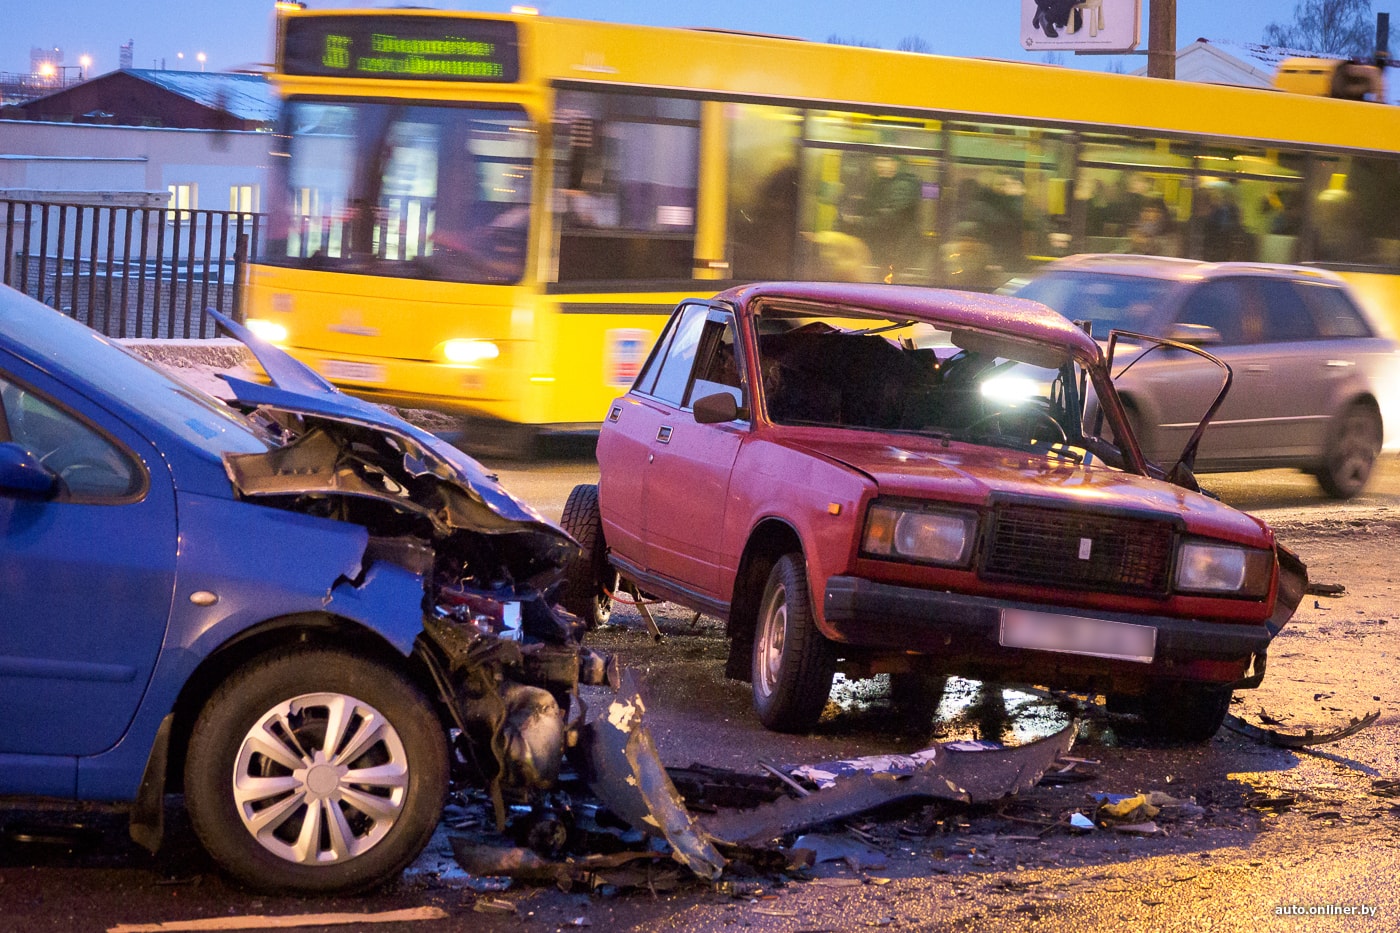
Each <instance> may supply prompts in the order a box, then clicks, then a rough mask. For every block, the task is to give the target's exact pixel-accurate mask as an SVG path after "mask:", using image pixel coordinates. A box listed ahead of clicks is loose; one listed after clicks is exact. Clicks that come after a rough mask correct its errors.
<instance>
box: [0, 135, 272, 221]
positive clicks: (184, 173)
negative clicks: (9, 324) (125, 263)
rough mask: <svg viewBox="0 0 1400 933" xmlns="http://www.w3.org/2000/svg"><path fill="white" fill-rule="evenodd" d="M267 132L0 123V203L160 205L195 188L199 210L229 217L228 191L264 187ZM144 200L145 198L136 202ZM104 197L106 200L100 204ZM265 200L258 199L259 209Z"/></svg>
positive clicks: (268, 139) (266, 162)
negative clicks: (185, 187) (181, 188)
mask: <svg viewBox="0 0 1400 933" xmlns="http://www.w3.org/2000/svg"><path fill="white" fill-rule="evenodd" d="M273 139H274V137H273V135H272V134H271V133H262V132H251V131H245V130H236V131H219V130H187V129H163V128H151V127H132V126H92V125H86V124H71V123H40V122H28V121H20V120H3V121H0V198H13V199H17V200H29V199H43V200H61V199H63V198H62V195H64V194H69V195H72V196H73V197H74V199H75V200H81V201H84V202H88V201H92V200H102V201H119V202H122V203H132V202H134V201H135V200H138V199H139V200H140V201H141V202H142V203H150V202H152V201H155V200H156V197H158V198H159V203H161V204H163V203H164V199H165V197H166V196H167V192H168V186H170V185H175V184H193V185H196V186H198V201H197V203H196V204H195V205H194V206H195V207H197V208H201V209H208V210H228V207H229V190H230V189H231V188H233V187H235V186H242V185H256V186H258V189H259V192H261V191H262V190H263V188H264V185H265V184H266V176H267V168H268V161H269V156H268V149H269V147H270V145H271V143H272V141H273ZM143 194H149V195H151V196H152V197H150V198H141V195H143ZM104 195H105V197H104ZM261 203H262V198H261V197H260V198H259V205H261Z"/></svg>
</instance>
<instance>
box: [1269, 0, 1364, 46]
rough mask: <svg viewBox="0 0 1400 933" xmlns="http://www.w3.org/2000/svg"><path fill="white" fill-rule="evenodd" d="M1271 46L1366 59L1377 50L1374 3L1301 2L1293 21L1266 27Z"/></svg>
mask: <svg viewBox="0 0 1400 933" xmlns="http://www.w3.org/2000/svg"><path fill="white" fill-rule="evenodd" d="M1264 41H1265V42H1266V43H1268V44H1269V45H1281V46H1283V47H1284V48H1290V49H1298V50H1300V51H1308V52H1319V53H1321V54H1323V55H1335V56H1338V57H1341V58H1366V57H1369V56H1370V55H1371V53H1372V52H1373V51H1374V50H1375V42H1376V19H1375V17H1374V16H1373V15H1372V13H1371V0H1300V2H1299V3H1298V4H1297V5H1296V6H1295V7H1294V8H1293V22H1291V23H1284V24H1279V23H1270V24H1269V25H1268V26H1266V27H1264Z"/></svg>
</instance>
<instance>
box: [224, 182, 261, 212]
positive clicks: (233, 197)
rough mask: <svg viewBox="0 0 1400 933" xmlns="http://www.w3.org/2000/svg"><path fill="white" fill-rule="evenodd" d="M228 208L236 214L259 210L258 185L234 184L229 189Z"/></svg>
mask: <svg viewBox="0 0 1400 933" xmlns="http://www.w3.org/2000/svg"><path fill="white" fill-rule="evenodd" d="M228 209H229V210H231V211H233V212H234V213H236V214H256V213H257V212H258V186H257V185H234V186H233V187H231V188H229V189H228Z"/></svg>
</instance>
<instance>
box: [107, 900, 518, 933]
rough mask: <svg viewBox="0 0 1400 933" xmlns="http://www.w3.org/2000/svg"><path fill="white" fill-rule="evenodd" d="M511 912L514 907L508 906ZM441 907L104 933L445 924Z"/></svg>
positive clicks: (180, 923)
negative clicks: (436, 921) (424, 922)
mask: <svg viewBox="0 0 1400 933" xmlns="http://www.w3.org/2000/svg"><path fill="white" fill-rule="evenodd" d="M511 910H512V912H513V911H514V910H515V907H514V906H513V905H512V906H511ZM447 916H448V914H447V911H445V910H443V909H442V908H440V907H410V908H408V909H406V910H386V911H382V912H379V913H329V914H327V913H322V914H290V915H286V916H280V917H277V916H267V915H261V914H255V915H251V916H242V917H204V918H202V919H199V920H170V921H166V922H165V923H119V924H117V925H116V926H113V927H108V928H107V933H185V931H190V933H194V931H203V930H291V929H296V928H297V927H329V926H351V925H353V926H357V927H358V926H362V925H364V924H367V923H407V922H409V921H413V920H444V919H446V918H447Z"/></svg>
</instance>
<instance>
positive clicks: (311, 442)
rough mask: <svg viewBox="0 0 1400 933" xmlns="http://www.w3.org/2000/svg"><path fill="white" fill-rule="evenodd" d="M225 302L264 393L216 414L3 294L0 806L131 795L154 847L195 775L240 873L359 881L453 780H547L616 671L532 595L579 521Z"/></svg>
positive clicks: (56, 317) (321, 888)
mask: <svg viewBox="0 0 1400 933" xmlns="http://www.w3.org/2000/svg"><path fill="white" fill-rule="evenodd" d="M220 320H221V321H222V322H223V323H224V325H225V326H226V327H227V328H229V329H230V330H231V331H233V332H234V333H235V334H236V335H237V336H239V337H240V338H242V339H244V340H245V342H247V343H249V345H250V346H251V347H252V348H253V349H254V351H255V353H256V355H257V356H258V358H259V362H260V363H261V364H262V366H263V368H264V369H265V370H266V372H267V374H268V377H269V378H270V380H271V383H272V384H271V385H262V384H255V383H251V382H244V381H240V380H237V379H229V383H230V386H231V389H232V392H233V394H234V396H235V397H236V401H235V402H232V403H228V404H225V403H223V402H221V401H219V400H216V399H214V398H212V397H209V396H207V395H204V394H203V393H201V392H199V391H197V390H195V389H192V388H190V387H189V386H186V385H185V384H183V383H181V382H178V381H176V380H173V379H171V378H169V377H168V376H166V375H164V374H163V373H161V372H159V371H158V370H156V369H154V368H152V367H151V366H149V365H147V364H145V363H143V362H142V361H140V360H138V359H137V358H136V357H134V356H133V355H131V354H130V353H128V352H127V351H125V350H124V349H123V348H121V347H119V346H117V345H116V344H114V343H112V342H110V341H108V340H106V339H105V338H103V337H101V336H99V335H97V334H95V333H93V332H92V331H90V330H89V329H87V328H86V327H83V326H82V325H80V324H78V323H76V322H75V321H73V320H71V319H69V318H66V317H64V316H62V315H60V314H58V313H56V312H54V311H53V310H51V309H49V308H46V307H44V306H43V305H41V304H39V303H38V302H35V301H33V300H31V299H29V298H26V297H24V296H23V295H21V294H20V293H18V292H16V291H13V290H11V289H8V288H4V289H0V580H3V581H4V588H3V590H0V709H3V710H4V711H5V730H4V732H3V734H0V796H3V797H5V798H7V799H9V800H11V801H12V802H13V801H22V800H27V799H30V798H35V797H43V798H65V799H77V800H84V801H99V802H113V803H118V804H122V805H125V806H128V807H129V808H130V809H131V811H132V835H133V837H134V838H136V839H137V841H138V842H141V843H142V844H143V845H146V846H147V847H149V848H152V849H154V848H155V847H156V845H158V844H159V841H160V836H161V829H162V826H161V818H162V813H163V798H164V794H165V792H166V791H176V790H180V789H183V791H184V797H185V803H186V806H187V809H188V811H189V814H190V818H191V822H192V824H193V826H194V828H195V831H196V832H197V834H198V836H199V838H200V840H201V841H202V842H203V844H204V845H205V847H206V848H207V849H208V851H209V852H210V853H211V854H212V855H213V857H214V858H215V859H216V860H217V862H218V863H219V864H220V865H221V866H222V867H223V868H225V869H226V870H227V871H228V872H229V873H230V874H232V875H234V876H235V877H237V878H239V879H241V880H242V881H244V882H246V883H249V884H251V885H254V886H256V887H259V888H264V889H270V890H281V891H294V892H302V893H315V892H328V891H347V890H356V889H362V888H366V887H370V886H373V885H375V884H377V883H379V882H382V881H384V880H386V879H388V878H391V877H393V876H395V875H396V874H397V873H398V872H399V871H400V870H402V869H403V868H404V867H405V866H406V865H407V864H408V863H409V862H410V861H411V860H412V859H413V858H414V857H415V856H416V855H417V853H418V852H419V851H420V850H421V849H422V847H423V846H424V844H425V843H426V842H427V840H428V838H429V837H430V835H431V834H432V832H433V831H434V828H435V827H436V825H437V823H438V821H439V819H440V816H441V811H442V806H443V800H444V795H445V793H446V791H447V789H448V783H449V778H450V775H451V774H452V773H453V772H454V771H455V772H456V773H457V774H458V775H459V776H461V777H462V778H464V779H468V780H473V781H476V782H478V783H479V784H481V785H482V786H484V787H486V788H488V789H489V790H490V791H491V793H492V795H493V797H494V799H495V801H496V809H497V813H498V815H500V814H502V813H503V810H504V804H505V803H506V802H508V801H516V800H525V799H529V798H530V796H531V795H532V794H535V793H537V792H538V791H540V790H542V789H545V788H548V787H549V786H550V785H551V784H552V783H553V781H554V779H555V776H556V775H557V773H558V771H559V767H560V761H561V758H562V756H563V754H564V752H565V748H566V746H567V745H568V744H569V742H570V739H571V737H572V736H571V734H573V735H576V734H577V731H578V724H577V723H574V722H569V721H567V720H566V712H567V710H568V709H569V706H570V697H571V694H573V693H574V691H575V687H576V685H577V684H578V683H580V682H583V683H591V684H599V683H604V682H609V681H611V682H614V683H615V681H616V678H615V673H616V672H615V669H614V668H613V666H611V665H610V664H609V661H608V659H607V658H606V657H604V656H602V655H600V654H598V653H596V652H593V651H591V650H588V649H585V648H583V647H581V646H580V644H579V636H580V634H581V632H582V630H583V626H582V623H581V622H580V621H579V620H578V619H576V618H574V617H573V616H571V615H569V614H568V613H566V612H562V611H559V610H557V609H556V608H555V607H554V606H553V605H551V603H550V601H549V599H548V598H547V596H546V594H548V593H550V592H551V588H552V586H553V584H554V583H555V582H556V581H557V579H558V577H559V573H560V568H561V567H562V566H563V565H564V563H565V561H566V560H567V559H568V558H569V557H570V555H571V554H573V553H574V552H576V551H577V545H576V544H575V543H574V542H573V541H572V540H571V539H570V537H569V536H568V535H567V534H566V533H565V532H564V531H562V530H561V529H560V528H558V527H557V526H555V525H554V524H552V523H550V522H548V521H546V520H545V519H543V518H542V517H541V516H539V515H538V514H537V513H536V512H534V511H533V510H532V509H530V508H529V507H528V506H526V505H524V504H523V503H521V502H519V501H518V500H516V499H515V498H513V497H512V496H511V495H510V494H509V493H507V492H506V491H505V490H504V489H502V488H501V486H500V485H499V484H498V483H497V482H496V479H495V477H494V476H491V475H489V474H487V473H485V472H484V471H483V470H482V469H481V467H480V465H479V464H477V463H476V462H475V461H473V460H471V459H470V458H468V457H467V456H466V455H464V454H462V453H461V452H459V451H457V450H456V449H454V448H452V447H451V446H449V445H447V444H446V443H444V442H442V441H440V440H438V439H437V438H435V437H433V436H432V435H429V434H426V433H424V432H422V431H419V430H418V429H416V428H414V427H412V426H411V425H409V424H407V423H406V422H404V421H402V420H400V419H398V418H397V417H394V416H392V415H390V414H389V413H387V412H386V411H384V410H383V409H381V408H379V407H377V406H374V405H371V404H368V403H364V402H360V401H357V400H355V399H352V398H350V397H348V396H345V395H342V394H340V393H339V392H337V391H336V390H334V389H333V388H331V387H330V386H329V385H328V384H326V383H325V382H323V381H322V380H321V379H320V378H319V377H318V376H317V375H316V374H315V373H313V372H312V371H311V370H309V369H306V368H305V367H303V366H302V365H301V364H300V363H297V362H295V361H293V360H291V358H290V357H287V356H285V355H284V354H282V353H281V352H280V351H278V350H276V349H274V348H272V347H269V346H267V345H265V344H261V343H260V342H259V341H257V340H256V339H255V338H252V337H250V336H249V335H247V334H246V333H244V332H243V331H242V329H241V328H240V327H239V326H238V325H236V324H233V323H232V322H229V321H227V320H224V319H222V318H220ZM582 751H583V752H584V753H585V754H586V753H588V751H589V749H588V748H587V747H586V746H585V747H583V748H582Z"/></svg>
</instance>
